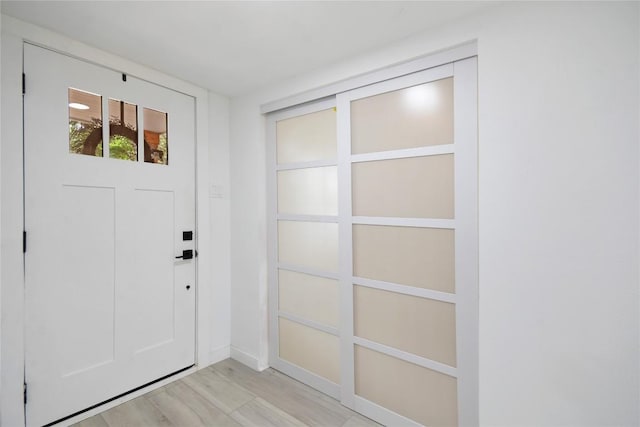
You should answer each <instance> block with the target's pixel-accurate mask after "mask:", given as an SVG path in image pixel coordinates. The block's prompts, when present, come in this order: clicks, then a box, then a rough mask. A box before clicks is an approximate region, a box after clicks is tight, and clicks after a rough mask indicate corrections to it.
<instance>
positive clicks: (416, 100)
mask: <svg viewBox="0 0 640 427" xmlns="http://www.w3.org/2000/svg"><path fill="white" fill-rule="evenodd" d="M440 144H453V78H447V79H443V80H438V81H435V82H431V83H426V84H423V85H419V86H413V87H410V88H406V89H402V90H397V91H394V92H388V93H383V94H381V95H376V96H372V97H369V98H363V99H360V100H357V101H353V102H352V103H351V151H352V153H353V154H360V153H371V152H375V151H386V150H398V149H402V148H414V147H424V146H428V145H440Z"/></svg>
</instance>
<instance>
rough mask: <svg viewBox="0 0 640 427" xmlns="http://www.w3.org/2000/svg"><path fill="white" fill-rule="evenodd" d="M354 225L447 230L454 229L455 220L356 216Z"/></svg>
mask: <svg viewBox="0 0 640 427" xmlns="http://www.w3.org/2000/svg"><path fill="white" fill-rule="evenodd" d="M353 223H354V224H364V225H389V226H393V227H420V228H445V229H454V228H455V226H456V220H455V219H431V218H395V217H382V216H354V217H353Z"/></svg>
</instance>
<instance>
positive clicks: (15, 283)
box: [0, 15, 214, 426]
mask: <svg viewBox="0 0 640 427" xmlns="http://www.w3.org/2000/svg"><path fill="white" fill-rule="evenodd" d="M24 42H29V43H31V44H35V45H39V46H42V47H45V48H48V49H51V50H54V51H57V52H60V53H63V54H66V55H69V56H73V57H77V58H80V59H83V60H86V61H89V62H93V63H96V64H99V65H102V66H104V67H107V68H111V69H114V70H117V71H120V72H123V73H126V74H128V75H131V76H135V77H138V78H140V79H143V80H147V81H150V82H153V83H155V84H158V85H160V86H164V87H167V88H169V89H173V90H176V91H178V92H182V93H184V94H187V95H190V96H193V97H194V99H195V109H196V111H195V117H196V124H195V126H196V131H195V135H196V165H195V166H196V229H197V236H196V239H197V240H196V244H197V249H198V254H199V260H203V259H207V258H210V256H211V249H212V248H211V238H210V221H209V219H210V207H209V195H208V186H209V173H210V167H209V144H208V142H209V135H208V115H209V111H208V96H209V95H208V92H207V91H206V90H205V89H202V88H199V87H197V86H194V85H192V84H189V83H185V82H183V81H181V80H178V79H176V78H173V77H170V76H167V75H164V74H162V73H160V72H157V71H155V70H151V69H149V68H146V67H144V66H141V65H138V64H136V63H134V62H131V61H128V60H125V59H123V58H120V57H118V56H115V55H112V54H109V53H106V52H103V51H101V50H98V49H95V48H93V47H90V46H87V45H84V44H82V43H80V42H78V41H75V40H72V39H69V38H67V37H64V36H61V35H59V34H57V33H53V32H51V31H48V30H45V29H42V28H40V27H37V26H34V25H31V24H27V23H24V22H22V21H19V20H17V19H14V18H10V17H7V16H4V15H3V16H2V36H1V43H2V45H1V52H2V75H1V77H2V81H1V92H2V108H1V111H2V134H1V141H2V145H1V146H0V148H1V152H0V166H1V167H0V170H1V174H0V186H1V187H0V194H2V199H1V200H0V203H1V205H0V207H1V208H2V209H1V215H0V218H1V223H0V232H1V236H2V247H1V251H0V268H1V269H0V274H1V276H0V286H1V288H0V314H1V318H2V323H1V324H0V378H1V380H0V390H1V393H0V425H16V426H17V425H24V424H25V419H24V406H23V375H24V359H25V358H24V295H23V290H24V259H23V252H22V245H23V241H22V236H23V226H24V223H23V218H24V210H23V194H24V182H23V153H22V149H23V128H22V123H23V111H22V105H23V103H22V72H23V71H22V69H23V65H22V64H23V43H24ZM27 90H28V76H27ZM198 264H199V262H198ZM209 266H210V263H209V262H206V263H205V264H204V265H202V266H200V267H201V268H199V267H198V265H197V267H196V276H197V279H196V283H197V285H196V292H197V296H196V367H194V368H192V369H191V370H190V371H185V372H184V373H183V374H188V373H190V372H192V371H195V370H197V369H198V368H199V367H200V368H201V367H204V366H207V365H208V364H210V363H212V362H214V360H212V357H213V356H214V355H213V354H212V353H211V351H210V349H211V343H212V337H211V330H210V329H211V327H210V323H211V322H210V318H211V314H210V312H209V311H210V308H211V307H210V303H209V301H210V300H211V294H212V271H211V269H210V268H209ZM169 381H170V380H169ZM165 382H167V381H165ZM162 384H163V383H157V384H155V385H154V386H155V387H158V386H160V385H162ZM154 386H150V387H149V388H146V389H142V390H140V391H138V392H137V393H135V394H132V395H128V396H126V397H123V398H121V399H117V400H114V401H113V402H111V403H110V404H108V405H104V406H101V407H98V408H96V409H94V410H92V411H89V412H87V413H85V414H83V416H79V417H76V418H73V419H70V420H68V422H73V421H78V420H79V419H81V418H82V417H86V416H89V415H91V414H93V413H97V412H100V411H102V410H104V409H106V408H107V407H111V406H115V405H117V404H119V403H121V402H122V401H124V400H128V399H130V398H133V397H135V396H136V395H139V394H141V393H144V392H145V391H148V390H149V389H151V388H153V387H154Z"/></svg>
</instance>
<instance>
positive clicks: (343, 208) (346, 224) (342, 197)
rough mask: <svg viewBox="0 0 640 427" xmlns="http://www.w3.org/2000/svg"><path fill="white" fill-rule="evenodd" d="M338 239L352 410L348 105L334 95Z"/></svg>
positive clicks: (347, 398)
mask: <svg viewBox="0 0 640 427" xmlns="http://www.w3.org/2000/svg"><path fill="white" fill-rule="evenodd" d="M337 113H338V114H337V120H338V122H337V126H336V131H337V134H338V135H337V139H338V216H339V220H338V236H339V242H338V243H339V244H338V247H339V256H340V258H339V280H340V282H339V285H340V384H341V389H340V402H341V403H342V404H343V405H345V406H346V407H348V408H351V409H353V405H354V401H353V396H354V395H355V375H354V361H353V360H354V359H353V357H354V355H353V283H352V281H351V277H352V276H353V248H352V246H353V237H352V235H353V224H352V216H353V212H352V202H351V161H350V159H351V120H350V118H351V106H350V104H349V101H348V100H346V99H345V98H344V97H343V96H340V95H339V96H337Z"/></svg>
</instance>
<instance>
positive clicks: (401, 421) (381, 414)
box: [353, 396, 422, 427]
mask: <svg viewBox="0 0 640 427" xmlns="http://www.w3.org/2000/svg"><path fill="white" fill-rule="evenodd" d="M353 400H354V405H353V409H354V410H355V411H356V412H360V413H361V414H362V415H365V416H367V417H369V418H371V419H372V420H377V421H378V422H380V423H382V424H383V425H385V426H396V427H397V426H403V427H422V424H420V423H417V422H415V421H413V420H410V419H409V418H407V417H403V416H402V415H400V414H397V413H395V412H393V411H391V410H389V409H387V408H383V407H382V406H380V405H378V404H376V403H373V402H371V401H370V400H367V399H365V398H363V397H360V396H355V397H354V398H353Z"/></svg>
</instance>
